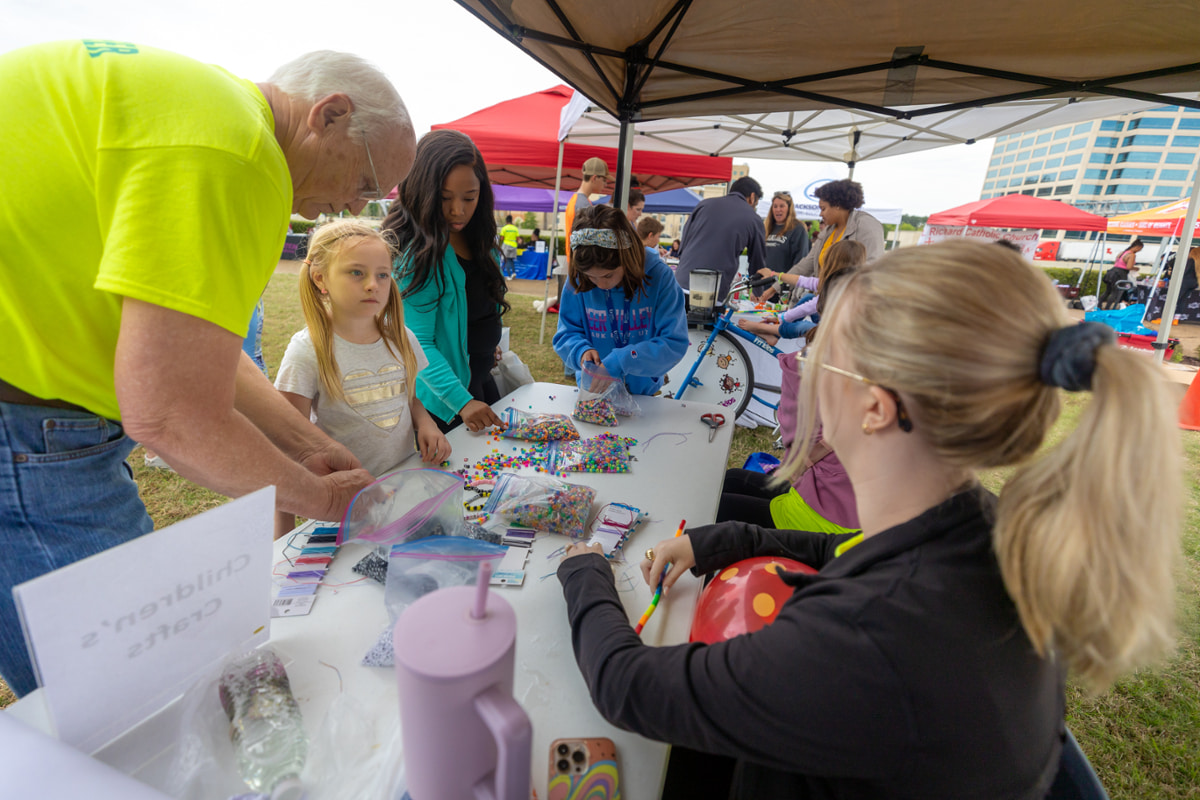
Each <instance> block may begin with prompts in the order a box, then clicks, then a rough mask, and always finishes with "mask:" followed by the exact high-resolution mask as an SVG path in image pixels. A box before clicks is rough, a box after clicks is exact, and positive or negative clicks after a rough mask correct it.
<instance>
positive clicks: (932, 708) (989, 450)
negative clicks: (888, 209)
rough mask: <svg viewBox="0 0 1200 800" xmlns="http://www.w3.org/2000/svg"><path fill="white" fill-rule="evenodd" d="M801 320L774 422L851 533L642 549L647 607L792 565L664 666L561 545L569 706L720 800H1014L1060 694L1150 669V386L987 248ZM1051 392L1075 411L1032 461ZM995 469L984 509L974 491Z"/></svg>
mask: <svg viewBox="0 0 1200 800" xmlns="http://www.w3.org/2000/svg"><path fill="white" fill-rule="evenodd" d="M829 300H830V303H829V307H828V309H827V314H826V317H825V319H823V320H822V323H821V331H822V333H821V336H820V337H819V338H818V339H817V341H816V343H815V345H814V346H813V347H812V348H811V350H812V352H811V353H810V354H809V357H808V358H807V359H806V360H805V362H804V364H803V370H802V372H803V376H804V380H803V381H802V385H801V391H802V392H805V393H806V394H807V397H806V398H805V400H804V401H802V402H801V403H800V404H799V406H800V408H801V409H806V408H808V409H817V408H819V410H820V417H821V423H822V425H823V438H824V439H825V440H826V441H827V442H828V443H829V444H830V446H832V447H833V449H834V450H835V451H836V452H837V454H838V457H839V458H840V459H841V461H842V464H843V465H844V466H845V469H846V472H847V474H848V475H849V476H850V480H851V482H852V484H853V485H854V490H855V497H856V502H857V506H858V515H859V522H860V525H861V527H862V532H861V533H859V534H852V533H847V534H833V535H830V534H825V533H809V532H804V531H786V530H773V529H765V528H760V527H757V526H753V525H746V524H744V523H736V522H731V523H723V524H720V525H710V526H704V527H700V528H693V529H691V530H689V531H688V532H687V535H685V536H682V537H680V538H678V539H669V540H666V541H663V542H660V543H659V544H658V545H656V546H655V547H654V548H653V550H652V551H650V552H648V553H647V559H646V560H644V561H643V562H642V571H643V574H644V575H645V577H646V579H647V582H648V583H650V584H653V583H654V582H655V581H656V580H657V576H658V575H659V574H660V573H661V572H662V571H663V569H664V567H665V566H666V565H668V564H670V565H671V566H670V570H669V572H668V573H667V577H666V581H665V584H666V586H667V587H670V586H671V584H673V583H674V581H675V579H676V578H678V576H679V575H680V574H681V573H682V572H683V570H685V569H689V568H691V569H692V570H693V572H695V573H697V574H703V573H707V572H713V571H717V570H722V569H724V568H725V567H728V566H729V565H731V564H733V563H735V562H738V561H741V560H742V559H745V558H747V557H750V556H754V555H780V556H789V557H792V558H795V559H797V560H799V561H802V562H805V563H808V564H811V565H812V566H814V567H817V568H818V569H819V572H818V574H816V575H812V576H804V575H787V576H786V577H785V580H786V581H787V582H788V583H789V584H791V585H792V586H794V587H795V589H794V593H793V594H792V596H791V597H790V598H789V599H788V600H787V601H786V602H785V603H784V605H783V606H782V608H781V609H780V611H779V614H778V616H777V617H776V619H775V621H774V622H773V623H772V624H771V625H769V626H767V627H766V628H763V629H762V630H760V631H757V632H755V633H751V634H747V635H743V636H738V637H735V638H733V639H730V640H728V641H724V642H720V643H718V644H713V645H700V644H689V645H682V646H679V647H647V646H643V645H642V643H641V641H640V639H639V638H638V637H637V636H635V635H634V634H633V631H632V629H631V628H630V627H629V625H628V621H627V620H628V618H627V616H626V615H625V613H624V609H623V606H622V604H621V599H620V596H619V595H618V594H617V592H616V590H615V587H614V586H613V577H612V571H611V570H610V569H609V568H608V565H607V562H606V561H605V560H604V558H603V557H602V556H599V555H594V554H593V553H592V552H591V551H590V550H589V549H588V548H587V547H585V546H583V545H572V546H571V547H570V548H568V549H567V553H566V557H565V558H564V560H563V563H562V565H561V566H560V567H559V571H558V574H559V579H560V580H561V581H562V583H563V590H564V594H565V595H566V599H567V611H568V615H569V619H570V623H571V627H572V629H573V634H572V642H573V644H574V647H575V651H576V657H577V659H578V661H579V663H580V665H581V667H582V671H583V674H584V677H585V679H586V681H587V682H588V684H589V688H590V690H591V693H592V697H593V698H594V699H595V702H596V704H597V707H598V708H599V710H600V711H601V713H602V714H604V715H605V717H607V718H608V719H609V720H610V721H612V722H613V723H614V724H617V725H619V726H620V727H623V728H626V729H628V730H632V731H635V732H637V733H641V734H642V735H645V736H649V737H652V738H657V739H661V740H663V741H667V742H670V743H672V744H674V745H682V746H685V747H688V748H691V749H694V750H699V751H701V752H704V753H706V754H712V755H725V756H731V757H733V758H735V759H738V760H739V762H740V763H739V764H738V769H737V771H736V773H735V778H734V791H733V792H732V794H731V795H730V796H732V797H739V798H755V799H756V800H759V799H761V798H776V797H778V798H783V797H787V798H795V797H804V798H812V797H821V798H824V797H855V798H858V797H863V798H865V797H871V798H900V797H904V798H916V797H919V798H923V799H924V798H928V799H932V798H1028V800H1035V799H1037V800H1040V798H1044V797H1046V795H1047V791H1048V790H1049V789H1050V787H1051V785H1052V783H1054V782H1055V778H1056V775H1058V773H1059V767H1060V759H1062V758H1064V742H1065V741H1069V740H1068V739H1067V732H1066V728H1065V725H1064V693H1063V685H1064V681H1065V679H1066V677H1067V675H1068V674H1071V673H1073V674H1074V676H1075V678H1076V679H1077V680H1079V681H1081V682H1082V683H1083V684H1084V685H1086V686H1088V687H1089V688H1091V689H1093V690H1096V691H1101V690H1103V689H1105V688H1106V687H1107V686H1108V685H1110V684H1111V683H1112V682H1113V681H1114V680H1115V679H1116V678H1117V677H1118V676H1119V675H1121V674H1123V673H1125V672H1128V671H1130V670H1133V669H1136V668H1138V667H1140V666H1143V665H1147V664H1150V663H1153V662H1154V660H1155V659H1157V658H1159V657H1160V656H1162V655H1163V654H1164V653H1165V652H1167V651H1168V650H1169V649H1170V648H1171V646H1172V641H1173V635H1174V634H1173V627H1172V617H1173V598H1174V594H1175V588H1174V581H1173V569H1174V566H1175V561H1176V554H1177V550H1178V547H1179V535H1180V524H1181V511H1182V502H1181V482H1182V478H1181V473H1182V459H1181V457H1180V442H1179V435H1178V433H1177V430H1176V428H1175V409H1174V406H1173V404H1172V402H1171V398H1170V395H1169V393H1168V390H1167V387H1166V386H1165V384H1164V379H1163V377H1162V376H1161V375H1160V374H1159V372H1158V370H1157V368H1156V367H1155V365H1154V364H1153V362H1151V361H1150V360H1149V359H1146V358H1145V357H1144V356H1140V355H1138V354H1136V353H1133V352H1131V351H1128V350H1122V349H1120V348H1118V347H1117V346H1116V342H1115V335H1114V334H1113V332H1112V331H1111V329H1109V328H1106V327H1104V326H1101V325H1097V324H1090V323H1083V324H1074V323H1073V322H1072V321H1071V320H1070V319H1069V318H1068V316H1067V315H1066V313H1065V311H1064V309H1063V307H1062V302H1061V300H1060V299H1059V298H1058V295H1057V294H1056V293H1055V291H1054V289H1053V288H1052V287H1051V285H1050V282H1049V281H1048V280H1047V279H1046V277H1045V275H1044V274H1042V272H1041V271H1040V270H1038V269H1036V268H1034V267H1033V265H1032V264H1030V263H1028V262H1026V261H1025V260H1024V259H1023V258H1021V257H1020V256H1019V255H1018V254H1015V253H1012V252H1009V251H1008V250H1006V249H1004V248H999V247H991V246H987V245H981V244H977V243H971V242H949V243H945V244H937V245H931V246H928V247H912V248H905V249H902V250H899V251H896V252H894V253H890V254H888V255H885V256H884V257H882V258H880V259H879V260H877V261H874V262H871V263H869V264H867V265H866V266H865V267H863V268H862V269H861V270H859V271H858V272H857V273H855V274H854V275H852V276H851V277H849V278H847V279H846V280H844V281H842V282H841V284H840V285H839V286H838V287H836V288H835V290H834V291H833V292H832V294H831V296H830V298H829ZM1064 390H1065V391H1071V392H1087V393H1089V394H1090V398H1089V400H1088V404H1087V406H1086V408H1085V409H1084V410H1083V412H1082V415H1081V417H1080V420H1079V423H1078V425H1077V426H1076V428H1075V429H1074V430H1073V431H1071V432H1070V433H1068V434H1067V436H1066V438H1065V439H1063V440H1062V441H1061V442H1059V443H1058V444H1055V445H1048V443H1047V442H1046V438H1047V435H1048V433H1049V432H1050V429H1051V427H1052V426H1053V425H1054V423H1055V421H1056V419H1057V418H1058V415H1059V410H1060V401H1061V395H1062V392H1063V391H1064ZM813 426H814V420H812V419H807V420H801V421H800V424H799V427H800V430H801V431H803V432H804V435H802V436H799V437H797V441H808V440H810V438H811V433H812V430H813ZM1143 442H1154V446H1155V448H1156V449H1157V450H1158V451H1159V452H1160V455H1158V456H1156V458H1154V459H1145V458H1143V457H1142V453H1141V451H1140V449H1139V448H1140V443H1143ZM800 450H802V448H796V451H795V452H794V454H793V458H792V459H791V460H792V462H793V463H792V464H791V465H790V466H791V468H792V469H798V468H800V466H801V465H802V464H803V460H804V455H805V454H804V453H802V452H799V451H800ZM1006 465H1012V466H1015V467H1016V472H1015V474H1014V475H1013V476H1012V477H1011V478H1010V479H1009V480H1008V482H1007V483H1006V484H1005V486H1004V488H1003V490H1002V491H1001V493H1000V496H999V497H998V498H997V497H996V496H994V495H992V494H990V493H989V492H987V491H986V490H985V489H983V488H982V487H981V486H980V485H979V483H978V480H977V478H976V471H977V470H980V469H985V468H991V467H999V466H1006ZM719 579H720V578H718V580H719ZM1065 753H1068V754H1071V755H1074V750H1073V749H1068V750H1067V751H1065ZM1066 757H1068V758H1069V757H1070V756H1066ZM710 788H712V787H711V786H710ZM720 791H721V788H716V789H715V790H713V791H712V793H711V794H705V795H696V796H713V797H717V796H721V797H724V796H726V795H724V794H721V793H720Z"/></svg>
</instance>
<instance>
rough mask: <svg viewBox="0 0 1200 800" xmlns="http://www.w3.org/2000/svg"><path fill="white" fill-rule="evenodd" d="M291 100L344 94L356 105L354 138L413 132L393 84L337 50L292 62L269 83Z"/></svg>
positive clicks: (311, 100) (363, 61)
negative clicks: (397, 129)
mask: <svg viewBox="0 0 1200 800" xmlns="http://www.w3.org/2000/svg"><path fill="white" fill-rule="evenodd" d="M267 82H268V83H270V84H271V85H273V86H275V87H277V88H278V89H280V90H281V91H283V92H285V93H286V94H287V95H288V96H290V97H293V98H296V99H298V100H302V101H304V102H307V103H315V102H317V101H318V100H320V99H321V98H323V97H328V96H329V95H331V94H335V93H338V92H341V93H343V94H345V95H347V96H348V97H349V98H350V100H351V101H352V102H353V103H354V112H353V114H354V119H355V121H356V122H357V123H358V124H357V125H356V126H355V130H354V131H353V133H352V135H353V136H355V137H356V138H359V137H362V136H366V137H367V138H374V137H376V136H380V135H387V134H390V133H392V132H393V131H394V130H395V129H396V128H399V129H401V130H407V131H409V132H411V131H412V130H413V126H412V119H411V118H410V117H409V116H408V109H407V108H406V107H405V105H404V101H403V100H401V99H400V94H399V93H398V92H397V91H396V87H394V86H392V82H391V81H389V80H388V79H387V76H385V75H384V74H383V73H382V72H380V71H379V69H378V68H377V67H375V66H374V65H373V64H371V63H370V62H369V61H367V60H366V59H364V58H360V57H359V56H356V55H351V54H350V53H338V52H336V51H333V50H316V51H314V52H312V53H305V54H304V55H302V56H300V57H299V58H297V59H295V60H293V61H289V62H288V63H287V64H284V65H283V66H282V67H280V68H279V69H277V70H275V74H274V75H272V76H271V77H270V79H268V81H267Z"/></svg>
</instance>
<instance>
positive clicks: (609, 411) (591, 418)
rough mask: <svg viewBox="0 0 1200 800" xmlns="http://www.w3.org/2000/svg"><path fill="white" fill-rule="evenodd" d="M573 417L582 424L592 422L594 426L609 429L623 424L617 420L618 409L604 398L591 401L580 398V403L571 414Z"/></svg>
mask: <svg viewBox="0 0 1200 800" xmlns="http://www.w3.org/2000/svg"><path fill="white" fill-rule="evenodd" d="M571 416H572V417H574V418H575V419H577V420H579V421H580V422H590V423H592V424H593V425H604V426H607V427H609V428H613V427H616V426H617V425H620V424H621V423H620V421H619V420H618V419H617V411H616V409H615V408H613V405H612V403H610V402H608V400H606V399H605V398H603V397H593V398H591V399H590V400H584V399H583V398H582V397H580V398H579V401H578V402H577V403H575V410H574V411H573V412H571Z"/></svg>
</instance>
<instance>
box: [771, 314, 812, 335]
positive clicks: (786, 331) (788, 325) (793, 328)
mask: <svg viewBox="0 0 1200 800" xmlns="http://www.w3.org/2000/svg"><path fill="white" fill-rule="evenodd" d="M815 327H817V323H815V322H813V321H812V320H810V319H807V318H805V319H798V320H796V321H795V322H781V323H779V338H780V339H799V338H800V337H801V336H803V335H804V334H806V333H808V332H809V331H811V330H812V329H813V328H815Z"/></svg>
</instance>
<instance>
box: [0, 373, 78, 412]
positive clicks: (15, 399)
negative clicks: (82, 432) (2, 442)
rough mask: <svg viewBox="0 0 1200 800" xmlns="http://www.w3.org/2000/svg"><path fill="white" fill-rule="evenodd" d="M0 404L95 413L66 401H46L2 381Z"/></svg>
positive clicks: (0, 382) (0, 381) (0, 384)
mask: <svg viewBox="0 0 1200 800" xmlns="http://www.w3.org/2000/svg"><path fill="white" fill-rule="evenodd" d="M0 403H13V404H15V405H19V406H42V407H44V408H61V409H63V410H64V411H82V412H83V413H85V414H93V413H95V412H92V411H88V410H87V409H86V408H84V407H83V406H77V405H75V404H74V403H68V402H67V401H66V400H47V399H45V398H44V397H38V396H36V395H32V394H30V393H29V392H27V391H25V390H24V389H18V388H17V387H16V386H13V385H12V384H11V383H5V382H4V381H3V380H0Z"/></svg>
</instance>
